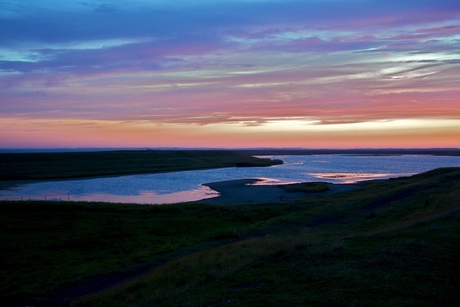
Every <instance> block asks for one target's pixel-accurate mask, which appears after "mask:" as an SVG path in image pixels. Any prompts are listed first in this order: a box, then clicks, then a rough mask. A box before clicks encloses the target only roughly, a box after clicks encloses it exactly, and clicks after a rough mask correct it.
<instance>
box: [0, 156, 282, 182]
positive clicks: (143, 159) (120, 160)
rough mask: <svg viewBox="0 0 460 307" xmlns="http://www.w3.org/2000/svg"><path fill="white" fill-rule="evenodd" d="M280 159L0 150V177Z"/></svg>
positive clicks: (110, 172) (50, 176)
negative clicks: (0, 151)
mask: <svg viewBox="0 0 460 307" xmlns="http://www.w3.org/2000/svg"><path fill="white" fill-rule="evenodd" d="M280 163H282V161H280V160H271V159H263V158H255V157H252V156H249V155H245V154H240V153H237V152H234V151H228V150H137V151H133V150H131V151H129V150H124V151H123V150H120V151H101V152H60V153H56V152H54V153H0V180H35V179H64V178H79V177H91V176H113V175H121V174H137V173H157V172H171V171H180V170H195V169H208V168H219V167H231V166H241V167H248V166H249V167H250V166H269V165H274V164H280Z"/></svg>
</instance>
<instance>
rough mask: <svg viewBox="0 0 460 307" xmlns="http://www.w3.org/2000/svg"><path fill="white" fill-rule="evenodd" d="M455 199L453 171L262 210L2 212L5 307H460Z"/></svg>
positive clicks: (69, 206)
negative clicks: (28, 306)
mask: <svg viewBox="0 0 460 307" xmlns="http://www.w3.org/2000/svg"><path fill="white" fill-rule="evenodd" d="M300 188H303V187H300ZM315 188H316V187H315ZM294 191H295V192H296V193H297V192H298V191H299V187H295V188H294ZM459 191H460V169H459V168H444V169H438V170H434V171H431V172H427V173H424V174H420V175H416V176H412V177H408V178H399V179H390V180H385V181H379V182H370V183H367V184H364V185H363V186H361V187H358V188H357V189H355V190H352V191H349V192H345V193H342V194H337V195H331V196H328V195H325V196H320V197H316V198H306V199H304V200H298V201H291V202H277V203H274V202H271V203H265V204H263V203H262V204H258V205H238V206H231V205H228V206H219V205H212V204H182V205H164V206H136V205H121V204H120V205H115V204H101V203H50V202H31V203H29V202H2V203H0V210H1V215H0V217H1V221H0V227H1V232H0V233H1V234H2V242H3V247H4V248H3V249H2V252H1V257H2V261H1V263H2V268H1V275H2V277H5V278H2V280H1V294H2V297H1V301H2V302H4V303H5V302H6V303H9V304H19V305H21V304H22V305H25V304H27V303H29V304H30V303H33V304H35V305H39V304H43V305H46V304H48V305H50V304H54V305H59V304H63V303H64V302H65V303H70V304H71V305H74V306H127V305H130V306H222V305H228V306H248V305H255V306H262V305H263V306H305V305H307V306H308V305H333V306H351V305H354V306H458V305H460V294H459V292H458V289H459V285H460V279H459V274H458V272H459V271H460V260H459V257H458V255H459V253H460V243H459V239H458V238H459V234H460V223H459V222H460V220H459V219H460V212H459V209H460V192H459ZM305 193H307V194H308V193H310V192H308V191H306V192H305ZM319 195H321V193H319ZM109 273H110V274H109ZM117 274H118V275H117ZM123 274H124V275H123ZM120 275H123V276H124V277H123V278H119V279H117V278H115V277H113V278H114V279H113V280H112V283H110V282H107V283H105V284H104V285H100V286H98V285H97V284H95V283H94V281H95V280H98V278H100V277H101V276H105V277H108V278H109V279H110V276H120ZM122 280H125V282H124V283H119V282H121V281H122ZM116 283H119V284H118V285H117V286H114V285H115V284H116ZM84 285H90V287H89V288H87V289H86V290H84V291H79V290H78V289H82V287H83V286H84ZM111 285H112V287H110V286H111ZM103 288H106V290H105V291H101V289H103ZM94 291H95V292H97V293H94V294H91V295H88V296H85V294H89V293H91V292H94ZM21 302H24V303H21Z"/></svg>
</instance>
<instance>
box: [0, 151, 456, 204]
mask: <svg viewBox="0 0 460 307" xmlns="http://www.w3.org/2000/svg"><path fill="white" fill-rule="evenodd" d="M270 158H273V159H281V160H283V161H284V162H285V163H284V164H283V165H275V166H270V167H231V168H220V169H210V170H197V171H182V172H172V173H159V174H142V175H124V176H117V177H102V178H88V179H74V180H55V181H37V182H14V183H12V182H9V183H2V186H3V187H2V188H0V199H3V200H5V199H8V200H28V199H35V200H62V201H67V200H72V201H104V202H119V203H138V204H168V203H177V202H186V201H195V200H200V199H205V198H212V197H215V196H218V193H217V192H215V191H213V190H211V189H210V188H208V187H205V186H203V185H202V184H203V183H209V182H216V181H225V180H234V179H247V178H257V179H263V181H261V182H259V183H258V184H285V183H294V182H307V181H323V182H331V183H337V184H345V183H353V182H358V181H363V180H372V179H386V178H396V177H402V176H410V175H413V174H417V173H421V172H425V171H428V170H432V169H435V168H439V167H451V166H455V167H460V157H458V156H432V155H394V156H392V155H369V156H367V155H293V156H292V155H289V156H270Z"/></svg>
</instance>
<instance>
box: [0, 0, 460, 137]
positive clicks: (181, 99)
mask: <svg viewBox="0 0 460 307" xmlns="http://www.w3.org/2000/svg"><path fill="white" fill-rule="evenodd" d="M0 12H1V13H0V89H1V92H0V108H1V114H2V115H1V116H2V118H3V119H4V120H6V119H8V118H15V119H21V120H22V121H27V120H28V119H29V120H32V119H33V120H43V123H46V121H47V120H49V121H50V122H51V121H52V122H53V127H54V126H55V125H57V124H56V122H55V120H57V119H62V120H65V121H68V120H89V121H103V122H107V121H108V122H112V121H114V122H118V121H126V122H127V123H138V122H139V121H145V120H147V121H148V122H150V123H154V124H160V125H166V126H163V127H169V128H168V129H172V130H168V131H170V132H168V133H166V132H165V131H166V130H164V129H162V130H161V133H166V134H168V135H174V137H175V138H176V140H175V141H176V143H177V144H178V145H180V142H181V139H182V140H183V138H181V137H180V136H181V133H183V130H182V129H179V128H178V127H179V126H180V127H182V126H183V125H192V126H196V127H201V128H200V129H199V131H208V132H207V133H209V134H212V135H214V133H215V131H220V132H221V133H222V137H223V138H224V139H225V137H224V136H225V135H226V134H228V133H229V132H228V131H229V130H228V129H230V130H231V129H234V130H233V131H234V132H235V133H237V131H241V130H239V129H240V128H237V127H245V130H244V131H245V133H248V131H257V130H255V129H256V128H257V127H258V128H261V127H267V125H268V126H270V127H278V129H279V130H280V131H283V129H282V126H283V125H285V126H287V127H297V128H298V129H300V128H299V127H301V126H302V125H300V126H298V125H295V124H294V125H293V124H292V123H293V122H292V121H293V120H294V119H295V120H297V119H299V120H301V121H302V122H306V123H309V127H311V126H312V125H314V126H334V127H335V128H337V129H338V128H340V129H343V127H344V126H338V125H339V124H340V125H349V126H348V127H354V128H353V129H358V130H359V129H364V128H362V126H359V125H356V124H358V123H375V122H378V121H381V120H384V121H388V122H395V121H399V120H405V119H414V120H421V122H423V121H424V120H428V119H429V120H432V119H436V120H445V121H446V123H447V122H448V120H456V119H459V118H460V105H459V102H458V98H457V97H460V93H459V89H458V84H457V83H458V80H459V78H460V34H459V33H460V32H459V29H460V24H459V22H458V16H459V14H460V4H459V3H458V1H444V0H443V1H439V0H437V1H434V0H422V1H413V0H409V1H403V2H401V1H400V2H391V1H380V0H376V1H372V4H369V2H368V1H360V0H351V1H346V2H344V1H316V0H310V1H297V0H288V1H285V0H283V1H281V0H257V1H256V0H252V1H251V0H238V1H227V0H223V1H218V2H216V1H208V0H201V1H193V2H191V1H185V0H184V1H174V2H171V1H141V0H137V1H129V2H128V1H116V2H113V3H110V4H108V3H105V2H103V1H91V2H85V1H80V2H79V1H65V2H62V1H52V0H49V1H41V2H38V3H29V2H28V3H27V5H25V4H24V2H23V1H16V0H12V1H9V2H4V3H1V4H0ZM421 122H420V123H421ZM275 123H278V124H275ZM437 123H438V122H437ZM24 125H26V123H24ZM119 125H120V127H122V126H123V127H124V128H126V127H127V126H126V125H121V124H119ZM175 125H178V126H177V127H176V126H175ZM215 125H218V126H219V127H220V128H219V129H216V127H215ZM136 127H137V128H136V129H134V130H135V131H138V132H139V131H140V130H139V129H141V128H139V126H136ZM141 127H143V128H142V129H147V130H148V129H149V128H146V126H145V125H144V126H142V125H141ZM174 127H175V128H174ZM223 127H227V128H228V129H226V128H223ZM376 127H380V126H379V125H376ZM385 127H386V126H385ZM208 128H209V129H211V128H212V129H214V132H212V133H211V132H210V130H206V129H208ZM251 128H252V129H253V130H251ZM93 129H96V130H97V128H96V127H93ZM126 129H127V128H126ZM174 129H178V130H174ZM194 129H195V128H194ZM201 129H205V130H201ZM247 129H248V130H247ZM385 129H386V128H385ZM433 129H434V130H436V129H435V127H433ZM443 129H444V128H443ZM452 129H455V128H454V127H452ZM134 130H133V131H134ZM147 130H146V131H147ZM173 130H174V131H176V132H177V133H176V132H173ZM288 130H289V131H291V133H292V129H291V128H289V129H288ZM345 130H346V129H345ZM126 131H131V130H130V129H127V130H126ZM178 131H181V132H180V133H179V132H178ZM194 131H195V132H196V133H198V134H199V135H200V136H202V137H203V135H206V133H205V132H198V131H197V130H194ZM222 131H225V133H223V132H222ZM299 131H301V129H300V130H299ZM347 131H348V130H347ZM442 131H444V130H442ZM10 133H14V131H13V132H11V131H10ZM43 133H44V132H43ZM158 133H159V132H158ZM280 133H281V132H280ZM299 133H300V132H299ZM357 133H358V132H357ZM382 133H384V132H382ZM141 134H142V135H144V134H143V133H141ZM0 139H4V136H3V135H2V134H0ZM243 139H245V138H243ZM331 140H332V139H331ZM449 140H450V139H449ZM210 142H212V141H211V139H210ZM267 142H269V141H267ZM279 142H281V141H279ZM420 142H421V141H420ZM293 143H294V140H292V141H290V142H289V144H293ZM279 144H282V143H279ZM330 144H331V145H330V146H335V145H334V143H333V142H332V141H331V143H330ZM427 144H428V143H427ZM158 145H159V146H161V142H160V143H158ZM451 145H456V146H457V145H458V146H460V144H459V143H458V141H457V143H455V142H454V143H450V146H451ZM280 146H281V145H280Z"/></svg>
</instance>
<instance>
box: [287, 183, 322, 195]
mask: <svg viewBox="0 0 460 307" xmlns="http://www.w3.org/2000/svg"><path fill="white" fill-rule="evenodd" d="M286 190H287V191H288V192H305V193H322V192H327V191H329V187H328V186H327V184H326V183H324V182H305V183H298V184H290V185H289V186H287V187H286Z"/></svg>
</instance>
